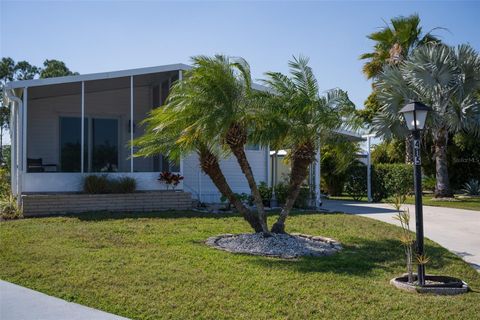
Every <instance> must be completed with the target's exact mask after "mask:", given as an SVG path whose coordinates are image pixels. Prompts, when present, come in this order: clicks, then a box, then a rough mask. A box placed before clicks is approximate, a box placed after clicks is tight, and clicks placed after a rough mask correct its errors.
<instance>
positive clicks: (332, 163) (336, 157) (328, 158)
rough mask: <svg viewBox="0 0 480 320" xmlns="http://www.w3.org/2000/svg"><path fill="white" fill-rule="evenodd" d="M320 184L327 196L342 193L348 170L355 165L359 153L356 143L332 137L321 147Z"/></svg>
mask: <svg viewBox="0 0 480 320" xmlns="http://www.w3.org/2000/svg"><path fill="white" fill-rule="evenodd" d="M321 153H322V160H321V166H322V171H321V173H322V180H323V181H322V182H323V184H324V186H325V188H326V189H327V192H328V194H329V195H332V196H339V195H341V194H342V192H343V188H344V184H345V181H346V179H347V172H348V170H349V169H350V168H351V167H352V166H354V165H356V164H357V162H358V160H357V155H358V153H360V147H359V146H358V143H355V142H351V141H348V140H347V139H345V138H343V137H341V136H334V137H331V138H329V139H326V141H323V143H322V145H321Z"/></svg>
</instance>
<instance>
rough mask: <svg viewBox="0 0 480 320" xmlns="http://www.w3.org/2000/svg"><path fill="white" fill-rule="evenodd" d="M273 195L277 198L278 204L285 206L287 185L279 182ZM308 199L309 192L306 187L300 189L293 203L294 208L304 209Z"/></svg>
mask: <svg viewBox="0 0 480 320" xmlns="http://www.w3.org/2000/svg"><path fill="white" fill-rule="evenodd" d="M275 195H276V196H277V200H278V203H279V204H281V205H284V204H285V201H286V200H287V197H288V184H287V183H283V182H280V183H278V184H277V185H276V186H275ZM309 198H310V191H309V188H308V187H301V188H300V192H299V194H298V197H297V199H296V200H295V203H294V204H293V207H294V208H300V209H305V208H307V207H308V199H309Z"/></svg>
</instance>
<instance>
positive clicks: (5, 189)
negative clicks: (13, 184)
mask: <svg viewBox="0 0 480 320" xmlns="http://www.w3.org/2000/svg"><path fill="white" fill-rule="evenodd" d="M9 194H10V174H9V170H8V169H7V168H2V167H0V197H2V196H8V195H9Z"/></svg>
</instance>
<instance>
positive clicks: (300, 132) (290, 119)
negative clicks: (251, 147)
mask: <svg viewBox="0 0 480 320" xmlns="http://www.w3.org/2000/svg"><path fill="white" fill-rule="evenodd" d="M289 67H290V73H291V76H290V77H288V76H286V75H283V74H281V73H278V72H269V73H267V74H266V75H267V79H266V80H264V83H265V84H266V85H267V86H268V87H269V88H270V89H271V93H269V92H262V93H258V96H259V97H258V99H259V100H258V101H259V102H258V103H261V104H262V105H263V106H264V107H263V108H262V109H260V110H259V113H258V114H257V117H258V118H257V121H256V127H255V128H254V132H253V137H254V140H256V141H258V142H260V143H262V144H265V145H270V146H271V147H272V148H274V149H287V150H289V151H288V154H287V158H288V159H289V160H290V163H291V173H290V181H289V186H288V188H289V192H288V197H287V199H286V201H285V205H284V207H283V209H282V211H281V213H280V215H279V217H278V219H277V221H276V222H275V224H274V225H273V226H272V232H274V233H284V232H285V221H286V219H287V217H288V215H289V213H290V211H291V209H292V207H293V204H294V202H295V200H296V198H297V196H298V194H299V192H300V187H301V185H302V183H303V181H304V180H305V178H306V177H307V175H308V169H309V166H310V165H311V164H312V163H313V162H314V161H315V153H316V151H317V149H318V147H319V138H320V136H326V135H328V134H329V133H330V132H331V130H332V129H335V128H339V127H340V126H341V125H342V122H343V120H345V118H344V117H343V116H346V115H350V114H351V113H352V112H353V111H354V109H355V107H354V105H353V103H352V102H351V101H350V100H349V99H348V96H347V94H346V93H345V92H344V91H342V90H339V89H335V90H331V91H329V92H327V94H326V95H324V96H320V95H319V91H318V83H317V80H316V78H315V76H314V75H313V71H312V69H311V68H310V67H309V66H308V58H305V57H302V56H300V57H299V58H296V57H293V60H292V61H290V62H289ZM317 187H319V186H317Z"/></svg>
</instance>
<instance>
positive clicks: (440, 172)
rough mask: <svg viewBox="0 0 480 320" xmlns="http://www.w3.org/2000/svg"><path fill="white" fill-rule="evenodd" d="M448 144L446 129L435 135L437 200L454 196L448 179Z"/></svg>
mask: <svg viewBox="0 0 480 320" xmlns="http://www.w3.org/2000/svg"><path fill="white" fill-rule="evenodd" d="M447 142H448V132H447V130H446V129H445V128H441V129H439V130H438V131H437V132H435V133H434V134H433V144H434V146H435V178H436V180H437V182H436V185H435V197H436V198H445V197H452V196H453V192H452V190H451V189H450V181H449V178H448V160H447Z"/></svg>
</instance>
